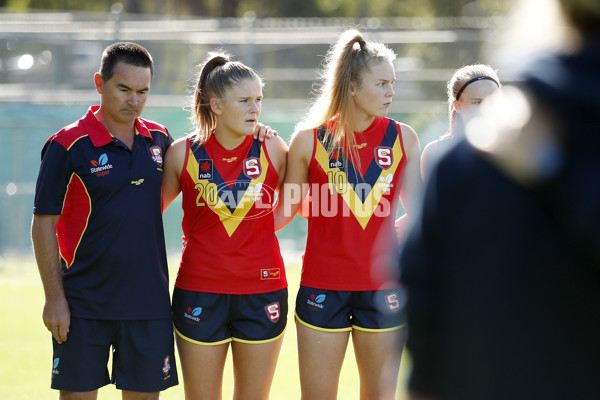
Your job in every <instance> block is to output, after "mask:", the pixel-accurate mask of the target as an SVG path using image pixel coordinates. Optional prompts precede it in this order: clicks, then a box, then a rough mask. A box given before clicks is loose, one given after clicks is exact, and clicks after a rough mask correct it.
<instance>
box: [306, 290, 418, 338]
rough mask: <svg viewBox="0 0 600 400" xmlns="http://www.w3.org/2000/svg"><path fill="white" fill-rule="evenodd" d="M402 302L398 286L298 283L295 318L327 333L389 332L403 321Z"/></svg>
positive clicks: (403, 302)
mask: <svg viewBox="0 0 600 400" xmlns="http://www.w3.org/2000/svg"><path fill="white" fill-rule="evenodd" d="M405 303H406V301H405V299H404V296H403V292H402V291H401V290H400V289H388V290H370V291H340V290H324V289H313V288H309V287H306V286H300V289H299V290H298V296H297V297H296V319H297V320H298V321H299V322H300V323H301V324H303V325H306V326H308V327H310V328H313V329H318V330H321V331H327V332H342V331H350V330H352V329H359V330H362V331H369V332H385V331H392V330H396V329H400V328H401V327H402V326H404V324H405V323H406V311H405V307H404V305H405Z"/></svg>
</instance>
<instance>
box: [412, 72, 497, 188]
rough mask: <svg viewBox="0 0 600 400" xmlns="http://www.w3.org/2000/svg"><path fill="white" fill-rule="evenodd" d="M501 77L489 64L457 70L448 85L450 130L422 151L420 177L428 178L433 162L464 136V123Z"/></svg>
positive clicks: (473, 113) (494, 90)
mask: <svg viewBox="0 0 600 400" xmlns="http://www.w3.org/2000/svg"><path fill="white" fill-rule="evenodd" d="M498 88H500V80H499V79H498V75H497V74H496V71H494V69H492V67H490V66H489V65H485V64H473V65H466V66H464V67H461V68H459V69H457V70H456V72H454V74H453V75H452V78H451V79H450V80H449V81H448V84H447V85H446V91H447V93H448V119H449V127H448V132H446V133H445V134H444V135H443V136H441V137H440V138H438V139H437V140H434V141H433V142H430V143H428V144H427V146H425V148H424V149H423V154H421V176H422V177H423V180H425V179H426V178H427V176H428V175H429V172H430V171H431V168H432V167H433V164H434V163H435V162H436V160H437V159H438V158H439V157H440V156H441V155H442V154H443V153H444V152H445V151H446V150H447V149H448V147H449V146H450V145H452V143H453V142H454V141H453V140H449V139H453V138H455V137H456V136H460V135H462V134H463V133H464V132H463V131H464V128H465V122H466V121H467V120H468V119H469V118H470V117H472V116H473V115H475V114H477V113H478V112H479V106H480V105H481V104H482V103H483V101H484V100H485V99H486V98H488V97H489V96H491V95H492V94H494V93H496V91H497V90H498Z"/></svg>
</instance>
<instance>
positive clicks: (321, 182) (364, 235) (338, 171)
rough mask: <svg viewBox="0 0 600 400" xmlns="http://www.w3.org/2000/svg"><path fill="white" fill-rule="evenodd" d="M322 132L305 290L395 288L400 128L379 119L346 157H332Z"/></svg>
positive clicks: (338, 152)
mask: <svg viewBox="0 0 600 400" xmlns="http://www.w3.org/2000/svg"><path fill="white" fill-rule="evenodd" d="M324 129H325V128H323V127H321V128H320V129H315V136H314V146H313V155H312V158H311V161H310V165H309V180H310V192H309V196H310V197H309V199H310V207H309V220H308V238H307V244H306V252H305V254H304V259H303V268H302V276H301V281H300V284H301V285H302V286H307V287H312V288H318V289H328V290H379V289H388V288H392V287H394V286H397V283H395V281H394V279H392V276H391V275H390V271H391V269H392V267H393V266H392V263H393V262H394V260H395V259H394V255H395V253H396V252H397V239H396V230H395V226H394V222H395V219H396V212H397V208H398V201H399V199H398V196H399V193H400V192H399V191H400V185H401V184H402V182H401V178H402V172H403V170H404V167H405V165H406V156H405V153H404V147H403V143H402V135H401V130H400V125H399V124H398V123H397V122H396V121H394V120H391V119H388V118H375V120H374V121H373V123H372V124H371V126H370V127H369V128H368V129H367V130H365V131H364V132H362V133H357V134H356V144H355V145H354V146H355V149H354V150H355V154H357V155H358V160H359V161H355V162H352V159H351V157H350V156H347V153H348V151H347V150H346V151H344V149H342V148H340V149H334V150H333V151H330V152H329V153H328V152H327V144H326V143H324V137H325V131H324Z"/></svg>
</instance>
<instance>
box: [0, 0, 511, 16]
mask: <svg viewBox="0 0 600 400" xmlns="http://www.w3.org/2000/svg"><path fill="white" fill-rule="evenodd" d="M114 3H115V1H114V0H0V7H5V8H6V9H7V10H15V11H24V10H30V9H39V10H54V11H56V10H63V11H64V10H71V11H105V10H109V9H110V8H111V6H112V5H113V4H114ZM121 3H122V5H123V10H124V11H125V12H127V13H132V14H161V15H168V16H175V17H184V16H194V17H211V18H218V17H242V16H244V14H245V13H246V12H247V11H252V12H254V13H255V14H256V17H258V18H279V17H395V16H404V17H436V16H463V15H464V16H494V15H504V14H506V13H507V12H508V10H509V6H510V2H508V1H505V0H475V1H473V0H400V1H399V0H369V1H356V0H303V1H297V0H166V1H165V0H123V1H122V2H121Z"/></svg>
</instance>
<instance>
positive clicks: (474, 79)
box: [456, 76, 500, 101]
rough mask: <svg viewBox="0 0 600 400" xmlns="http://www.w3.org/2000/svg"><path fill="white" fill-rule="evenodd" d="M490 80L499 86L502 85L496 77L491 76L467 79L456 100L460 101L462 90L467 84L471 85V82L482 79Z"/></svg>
mask: <svg viewBox="0 0 600 400" xmlns="http://www.w3.org/2000/svg"><path fill="white" fill-rule="evenodd" d="M484 79H485V80H488V81H492V82H494V83H495V84H496V85H498V87H500V84H499V83H498V82H497V81H496V80H495V79H494V78H490V77H489V76H478V77H477V78H473V79H471V80H470V81H467V83H465V84H464V85H463V87H461V88H460V90H459V91H458V93H457V94H456V101H458V99H459V98H460V95H461V94H462V92H463V91H464V90H465V89H466V88H467V86H469V85H470V84H471V83H473V82H477V81H481V80H484Z"/></svg>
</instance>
